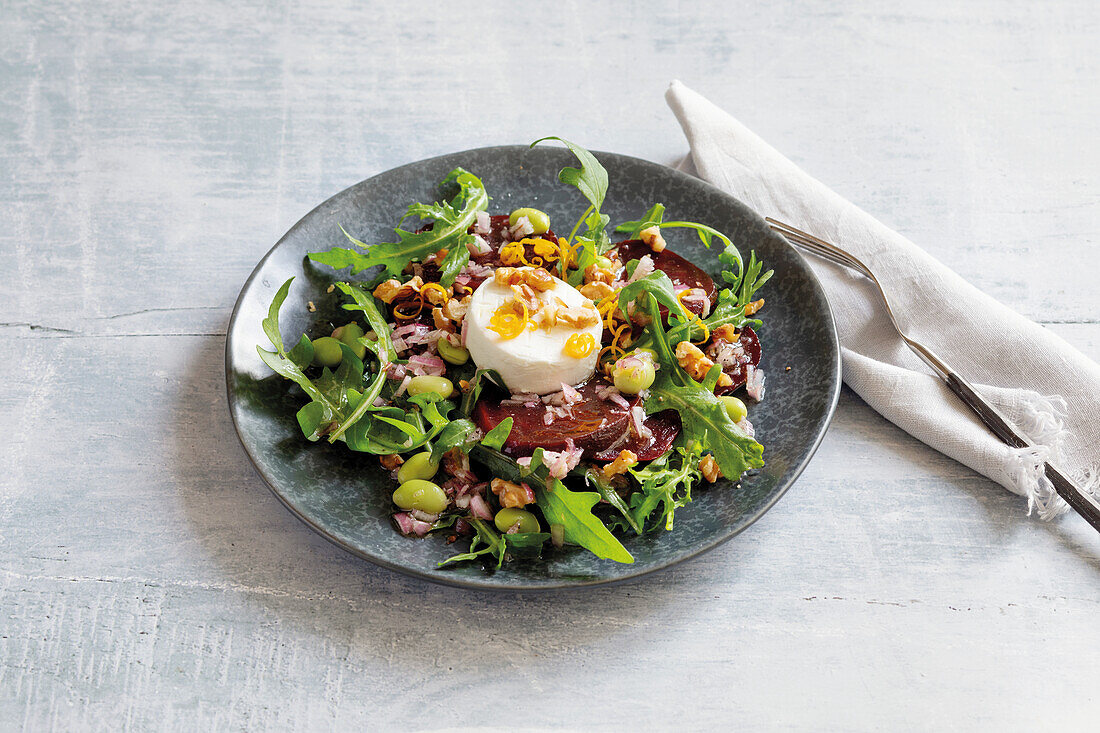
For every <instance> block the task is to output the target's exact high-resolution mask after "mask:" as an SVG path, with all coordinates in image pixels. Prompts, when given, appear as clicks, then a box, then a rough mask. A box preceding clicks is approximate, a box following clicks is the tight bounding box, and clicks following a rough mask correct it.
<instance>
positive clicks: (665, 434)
mask: <svg viewBox="0 0 1100 733" xmlns="http://www.w3.org/2000/svg"><path fill="white" fill-rule="evenodd" d="M643 424H644V425H645V426H646V427H647V428H649V432H650V433H652V434H653V435H652V437H649V438H646V439H645V440H643V439H641V438H639V437H638V436H637V435H635V434H634V431H633V430H631V431H630V437H629V438H628V439H627V441H626V442H625V443H623V444H621V445H619V446H616V447H614V448H608V449H606V450H603V451H601V452H599V453H597V454H596V455H595V456H594V458H595V460H597V461H604V462H610V461H613V460H615V459H616V458H618V457H619V452H620V451H622V450H628V451H631V452H632V453H634V455H636V456H638V460H639V461H652V460H653V459H654V458H658V457H659V456H662V455H664V453H665V452H666V451H667V450H668V449H669V448H671V447H672V442H673V441H674V440H676V436H677V435H679V434H680V416H679V415H677V414H676V412H675V411H673V410H665V411H664V412H658V413H656V414H653V415H649V416H647V417H646V419H645V420H644V421H643Z"/></svg>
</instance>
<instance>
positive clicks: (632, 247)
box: [616, 239, 718, 310]
mask: <svg viewBox="0 0 1100 733" xmlns="http://www.w3.org/2000/svg"><path fill="white" fill-rule="evenodd" d="M616 246H617V247H618V248H619V259H620V260H622V261H623V264H624V265H625V264H626V263H627V262H630V261H631V260H640V259H642V257H644V256H645V255H649V256H650V257H651V258H653V266H654V267H656V268H657V269H658V270H661V271H663V272H664V273H665V274H666V275H668V279H669V280H671V281H672V283H673V284H674V285H686V286H687V287H689V288H702V289H703V290H704V291H705V292H706V294H707V297H708V298H710V305H711V307H712V308H713V307H714V301H715V299H716V298H717V297H718V287H717V286H716V285H715V284H714V280H712V279H711V277H710V275H708V274H707V273H705V272H703V271H702V270H700V269H699V268H698V267H696V266H695V265H693V264H692V263H690V262H688V261H687V260H685V259H684V258H683V257H681V256H680V255H678V254H676V253H675V252H673V251H671V250H668V249H666V250H664V251H662V252H654V251H653V250H651V249H650V248H649V245H648V244H646V243H645V242H643V241H642V240H640V239H628V240H626V241H623V242H619V243H618V244H617V245H616ZM689 305H690V304H689ZM701 306H702V304H699V305H698V306H696V307H697V308H698V307H701ZM689 310H692V309H691V308H689Z"/></svg>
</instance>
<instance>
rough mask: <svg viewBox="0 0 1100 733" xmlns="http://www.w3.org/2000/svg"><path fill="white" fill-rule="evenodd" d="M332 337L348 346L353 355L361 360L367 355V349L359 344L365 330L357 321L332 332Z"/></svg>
mask: <svg viewBox="0 0 1100 733" xmlns="http://www.w3.org/2000/svg"><path fill="white" fill-rule="evenodd" d="M337 331H339V332H340V333H339V335H337V333H336V332H337ZM332 336H333V338H336V339H339V340H340V341H343V342H344V343H345V344H347V345H348V347H349V348H351V351H352V353H353V354H355V355H356V356H358V357H359V358H360V359H362V358H363V357H364V356H366V355H367V347H366V346H363V344H361V343H359V339H361V338H362V337H363V329H362V328H360V327H359V324H358V323H356V322H355V321H352V322H351V323H349V324H348V325H346V326H341V327H340V328H338V329H336V331H333V332H332Z"/></svg>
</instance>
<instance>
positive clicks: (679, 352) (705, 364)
mask: <svg viewBox="0 0 1100 733" xmlns="http://www.w3.org/2000/svg"><path fill="white" fill-rule="evenodd" d="M676 361H678V362H680V367H681V368H682V369H683V370H684V371H685V372H687V373H688V374H690V375H691V378H692V379H694V380H695V381H697V382H702V381H703V380H704V379H705V378H706V376H707V372H709V371H710V370H711V367H713V366H714V361H712V360H711V359H709V358H707V355H706V354H704V353H703V352H702V351H700V350H699V347H698V346H696V345H695V344H693V343H691V342H690V341H681V342H680V343H678V344H676ZM731 384H733V380H732V379H730V375H728V374H726V373H725V372H722V374H721V375H719V377H718V386H719V387H728V386H729V385H731Z"/></svg>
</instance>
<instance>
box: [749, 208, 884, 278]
mask: <svg viewBox="0 0 1100 733" xmlns="http://www.w3.org/2000/svg"><path fill="white" fill-rule="evenodd" d="M765 221H767V222H768V226H769V227H770V228H771V229H772V231H774V232H776V233H777V234H781V235H783V237H785V238H786V239H787V240H788V241H789V242H791V244H794V245H797V246H799V247H802V248H803V249H807V250H809V251H810V252H813V253H814V254H816V255H818V256H819V257H822V258H824V259H827V260H830V261H832V262H835V263H837V264H839V265H843V266H845V267H850V268H851V269H853V270H855V271H856V272H859V273H860V274H862V275H865V276H867V277H871V273H870V271H869V270H868V269H867V266H866V265H864V264H863V263H862V262H860V261H859V260H858V259H856V257H854V256H853V255H851V254H849V253H848V252H846V251H845V250H843V249H841V248H840V247H837V246H836V245H835V244H831V243H829V242H826V241H825V240H824V239H820V238H818V237H815V236H814V235H812V234H809V233H807V232H804V231H802V230H801V229H797V228H795V227H793V226H791V225H790V224H786V223H784V222H781V221H778V220H776V219H772V218H771V217H765Z"/></svg>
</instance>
